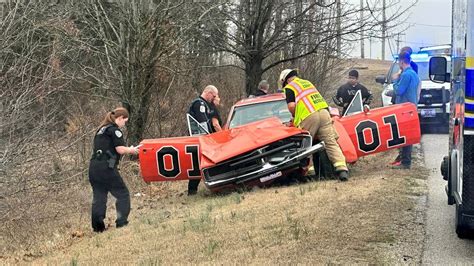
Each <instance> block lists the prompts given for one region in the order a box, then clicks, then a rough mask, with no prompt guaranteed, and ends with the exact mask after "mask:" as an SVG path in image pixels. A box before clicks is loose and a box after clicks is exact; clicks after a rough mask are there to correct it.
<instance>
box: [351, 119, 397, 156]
mask: <svg viewBox="0 0 474 266" xmlns="http://www.w3.org/2000/svg"><path fill="white" fill-rule="evenodd" d="M383 122H384V124H385V125H389V126H390V131H391V135H392V137H391V138H390V139H389V140H388V141H387V147H389V148H391V147H394V146H398V145H401V144H404V143H405V141H406V139H405V137H403V136H402V137H401V136H400V130H399V128H398V123H397V118H396V116H395V115H389V116H385V117H383ZM367 130H369V131H370V134H371V135H372V142H370V143H368V142H367V140H366V138H365V135H364V131H367ZM356 133H357V143H358V145H359V150H361V151H363V152H366V153H369V152H372V151H374V150H376V149H377V148H378V147H379V146H380V133H379V127H378V125H377V123H376V122H374V121H372V120H365V121H362V122H360V123H359V124H358V125H357V126H356Z"/></svg>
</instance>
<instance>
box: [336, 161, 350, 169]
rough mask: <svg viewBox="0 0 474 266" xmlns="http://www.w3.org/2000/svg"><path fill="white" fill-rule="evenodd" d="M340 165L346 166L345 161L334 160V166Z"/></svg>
mask: <svg viewBox="0 0 474 266" xmlns="http://www.w3.org/2000/svg"><path fill="white" fill-rule="evenodd" d="M341 166H344V167H347V165H346V162H335V163H334V167H336V168H337V167H341Z"/></svg>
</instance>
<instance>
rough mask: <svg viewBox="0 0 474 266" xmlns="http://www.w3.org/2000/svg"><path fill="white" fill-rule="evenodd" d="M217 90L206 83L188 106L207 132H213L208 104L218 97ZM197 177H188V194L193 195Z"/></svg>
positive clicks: (197, 182) (195, 191)
mask: <svg viewBox="0 0 474 266" xmlns="http://www.w3.org/2000/svg"><path fill="white" fill-rule="evenodd" d="M218 95H219V91H218V90H217V88H216V87H215V86H213V85H208V86H206V87H205V88H204V90H203V91H202V93H201V96H199V97H198V98H196V99H195V100H194V101H193V102H192V103H191V106H190V107H189V110H188V114H190V115H191V116H192V117H193V118H194V119H195V120H196V121H197V122H198V123H200V124H201V126H202V127H203V128H205V129H206V130H207V132H209V133H212V132H213V126H212V120H211V118H212V117H211V112H212V110H211V107H210V104H211V103H212V102H213V101H214V99H215V98H216V97H218ZM199 182H200V180H199V179H190V180H189V183H188V195H195V194H196V193H197V190H198V186H199Z"/></svg>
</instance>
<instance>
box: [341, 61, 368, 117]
mask: <svg viewBox="0 0 474 266" xmlns="http://www.w3.org/2000/svg"><path fill="white" fill-rule="evenodd" d="M357 91H360V92H361V96H362V102H363V104H370V102H371V101H372V93H371V92H370V91H369V90H368V89H367V88H366V87H365V86H364V85H362V84H360V83H359V72H357V70H355V69H353V70H351V71H349V76H348V78H347V83H346V84H344V85H342V86H341V87H339V89H338V90H337V93H336V97H335V98H334V103H335V104H337V105H339V106H341V107H342V114H345V113H346V110H347V107H349V104H350V103H351V101H352V99H353V98H354V96H355V95H356V93H357Z"/></svg>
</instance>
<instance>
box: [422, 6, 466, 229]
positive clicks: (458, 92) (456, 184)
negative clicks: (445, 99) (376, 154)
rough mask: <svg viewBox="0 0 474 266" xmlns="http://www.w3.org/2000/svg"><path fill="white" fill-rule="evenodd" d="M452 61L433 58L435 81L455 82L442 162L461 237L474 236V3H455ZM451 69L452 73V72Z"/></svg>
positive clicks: (432, 68)
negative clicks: (446, 148) (446, 143)
mask: <svg viewBox="0 0 474 266" xmlns="http://www.w3.org/2000/svg"><path fill="white" fill-rule="evenodd" d="M452 6H453V11H452V26H451V27H452V35H451V36H452V37H451V38H452V39H451V42H452V43H451V44H452V53H451V62H450V64H451V65H450V66H448V62H447V60H446V58H445V57H432V58H431V59H430V66H429V76H430V79H431V80H432V81H434V82H439V83H444V82H447V81H450V82H451V97H450V98H451V99H450V116H449V151H448V154H447V156H445V157H444V158H443V162H442V163H441V173H442V175H443V178H444V179H445V180H447V185H446V193H447V196H448V204H449V205H455V206H456V217H455V226H456V233H457V235H458V237H460V238H473V237H474V1H472V0H453V5H452ZM448 69H450V70H451V71H450V72H451V73H448V71H447V70H448Z"/></svg>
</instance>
